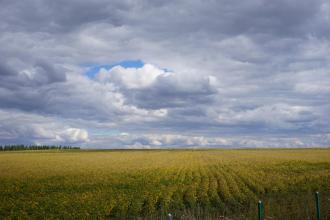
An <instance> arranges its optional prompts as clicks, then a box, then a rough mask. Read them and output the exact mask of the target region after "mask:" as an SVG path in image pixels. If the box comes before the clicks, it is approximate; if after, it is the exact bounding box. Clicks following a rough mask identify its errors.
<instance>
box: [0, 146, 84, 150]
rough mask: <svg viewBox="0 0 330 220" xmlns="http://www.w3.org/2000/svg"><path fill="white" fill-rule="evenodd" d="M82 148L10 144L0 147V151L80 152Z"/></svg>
mask: <svg viewBox="0 0 330 220" xmlns="http://www.w3.org/2000/svg"><path fill="white" fill-rule="evenodd" d="M79 149H80V147H72V146H62V145H24V144H10V145H0V151H15V150H79Z"/></svg>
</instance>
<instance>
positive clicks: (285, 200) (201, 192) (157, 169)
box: [0, 147, 330, 219]
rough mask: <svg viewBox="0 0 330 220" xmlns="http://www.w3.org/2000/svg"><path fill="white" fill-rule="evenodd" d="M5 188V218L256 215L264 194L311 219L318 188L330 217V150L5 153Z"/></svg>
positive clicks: (270, 209)
mask: <svg viewBox="0 0 330 220" xmlns="http://www.w3.org/2000/svg"><path fill="white" fill-rule="evenodd" d="M17 149H22V148H17ZM29 149H30V148H29ZM31 149H33V147H31ZM38 149H40V148H38ZM46 149H48V148H46ZM51 149H52V148H51ZM54 149H63V147H61V148H54ZM0 185H1V187H0V219H105V218H108V219H138V218H145V219H165V217H166V214H167V213H169V212H170V213H172V214H173V215H174V219H221V218H223V216H229V217H230V219H254V218H255V215H256V213H257V212H256V207H257V206H256V204H257V201H258V200H259V199H262V200H263V201H264V203H265V217H269V218H272V219H281V218H284V219H286V217H287V216H289V217H290V218H289V219H309V218H311V217H312V216H313V215H314V214H315V213H314V201H313V192H314V191H315V190H319V191H320V192H321V200H322V201H321V208H322V210H323V213H322V215H323V217H325V216H330V204H329V203H328V201H329V200H328V199H329V198H330V192H329V190H328V189H329V188H330V149H314V150H312V149H301V150H298V149H297V150H283V149H282V150H168V151H167V150H150V151H146V150H144V151H139V150H135V151H119V150H116V151H38V152H28V153H27V152H7V150H6V151H3V152H1V153H0ZM326 210H329V211H328V212H327V211H326Z"/></svg>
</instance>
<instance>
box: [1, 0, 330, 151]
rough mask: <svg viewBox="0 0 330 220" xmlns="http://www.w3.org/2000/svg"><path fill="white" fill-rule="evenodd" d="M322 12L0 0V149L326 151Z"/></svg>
mask: <svg viewBox="0 0 330 220" xmlns="http://www.w3.org/2000/svg"><path fill="white" fill-rule="evenodd" d="M329 14H330V4H329V2H328V1H326V0H316V1H315V0H303V1H298V0H287V1H284V0H280V1H266V0H248V1H244V2H242V1H237V0H234V1H230V0H221V1H214V0H207V1H201V0H190V1H188V0H181V1H158V0H157V1H148V0H138V1H130V0H124V1H122V0H121V1H117V0H112V1H104V0H95V1H69V2H68V1H62V0H61V1H40V0H27V1H8V0H2V1H0V16H1V18H2V19H1V20H0V32H1V35H0V118H1V121H0V143H16V142H19V143H23V142H26V143H79V144H80V145H82V146H88V147H107V146H109V147H121V146H122V147H142V146H147V147H165V146H176V147H179V146H189V147H192V146H209V147H216V146H223V147H233V146H253V147H255V146H257V147H260V146H275V147H276V146H285V147H286V146H298V147H300V146H315V145H320V146H326V145H329V144H330V139H329V134H330V126H329V124H330V123H329V122H330V118H329V114H328V112H329V111H330V102H329V98H328V97H329V95H330V90H329V85H330V78H329V77H330V74H329V68H330V58H329V57H330V56H329V55H330V54H329V51H330V39H329V36H330V18H329ZM136 59H140V60H143V61H144V62H145V65H144V66H143V67H139V68H124V67H119V66H115V67H113V68H111V69H100V70H99V72H98V73H96V76H95V78H93V77H90V76H87V75H86V72H87V71H88V66H89V65H109V64H113V63H118V62H119V61H122V60H136ZM164 69H167V70H166V71H165V70H164Z"/></svg>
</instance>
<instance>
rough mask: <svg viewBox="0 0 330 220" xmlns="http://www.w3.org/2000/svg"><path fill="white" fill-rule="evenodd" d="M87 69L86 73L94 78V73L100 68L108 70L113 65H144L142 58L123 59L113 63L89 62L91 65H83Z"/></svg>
mask: <svg viewBox="0 0 330 220" xmlns="http://www.w3.org/2000/svg"><path fill="white" fill-rule="evenodd" d="M85 66H86V67H87V68H88V70H87V72H86V75H87V76H88V77H89V78H91V79H93V78H95V76H96V74H97V73H98V72H99V71H100V69H102V68H104V69H106V70H110V69H111V68H113V67H115V66H122V67H124V68H141V67H143V66H144V62H143V61H142V60H123V61H120V62H118V63H113V64H101V65H98V64H91V65H85Z"/></svg>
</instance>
